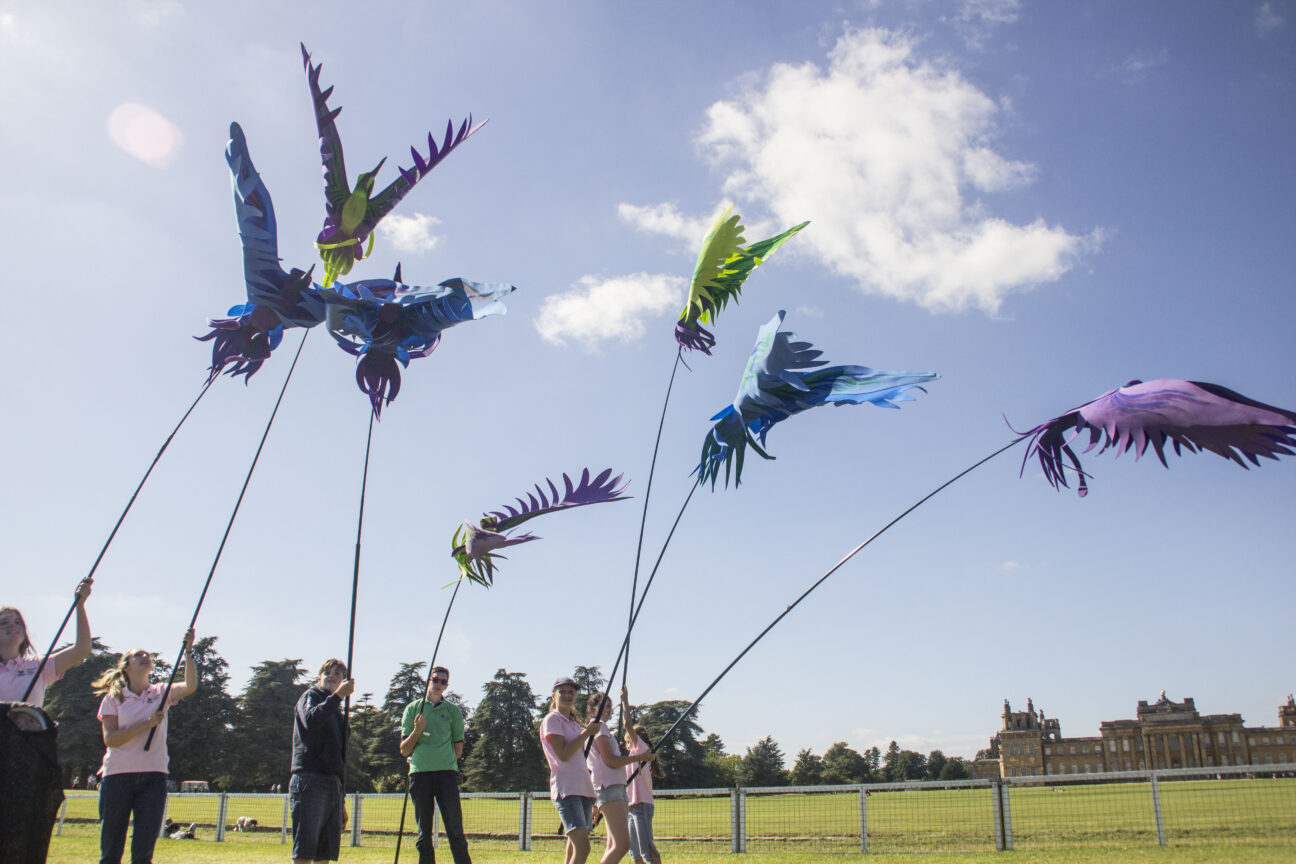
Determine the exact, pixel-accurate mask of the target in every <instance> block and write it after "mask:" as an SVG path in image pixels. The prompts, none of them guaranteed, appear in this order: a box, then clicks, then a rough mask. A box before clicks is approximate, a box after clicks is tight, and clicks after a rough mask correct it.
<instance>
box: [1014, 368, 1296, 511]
mask: <svg viewBox="0 0 1296 864" xmlns="http://www.w3.org/2000/svg"><path fill="white" fill-rule="evenodd" d="M1086 429H1087V430H1088V431H1089V446H1088V447H1086V448H1085V449H1084V451H1083V452H1085V453H1088V452H1089V451H1090V450H1093V449H1094V448H1095V447H1098V452H1099V453H1102V452H1103V451H1104V450H1106V449H1108V448H1109V447H1110V448H1112V449H1114V450H1116V455H1117V456H1119V455H1120V454H1121V453H1124V452H1125V451H1127V450H1129V449H1131V448H1134V459H1135V461H1138V459H1139V458H1140V457H1142V455H1143V453H1144V451H1146V450H1147V447H1148V445H1149V444H1151V445H1152V449H1153V450H1155V451H1156V455H1157V458H1158V459H1160V460H1161V464H1162V465H1165V466H1166V467H1167V468H1168V467H1170V466H1169V464H1168V463H1167V462H1166V458H1165V445H1166V442H1167V441H1169V442H1170V443H1172V444H1173V445H1174V451H1175V453H1176V454H1178V455H1183V454H1182V450H1181V448H1185V449H1187V450H1188V452H1190V453H1196V452H1197V451H1199V450H1210V451H1211V452H1212V453H1218V454H1219V455H1220V456H1223V457H1224V458H1225V459H1231V460H1232V461H1234V462H1236V463H1237V464H1239V465H1241V466H1242V467H1243V468H1246V467H1247V464H1246V461H1243V457H1245V458H1246V460H1247V461H1250V462H1251V464H1252V465H1256V466H1259V465H1260V460H1259V459H1258V458H1257V457H1260V456H1264V457H1266V458H1268V459H1274V460H1276V459H1277V458H1278V456H1279V454H1282V455H1286V456H1291V455H1293V451H1292V450H1290V449H1288V448H1290V447H1296V438H1293V437H1292V436H1293V433H1296V412H1292V411H1287V410H1285V409H1283V408H1275V407H1274V406H1272V405H1266V404H1264V403H1263V402H1256V401H1255V400H1253V399H1248V398H1247V397H1245V396H1243V395H1241V394H1240V393H1234V392H1233V391H1232V390H1229V389H1228V388H1226V387H1221V386H1219V385H1218V384H1206V383H1202V382H1199V381H1180V380H1178V379H1175V378H1158V379H1157V380H1155V381H1138V380H1134V381H1130V382H1129V383H1128V384H1126V385H1125V386H1124V387H1119V388H1117V389H1115V390H1109V391H1108V392H1106V393H1104V394H1103V395H1101V396H1099V397H1098V398H1097V399H1094V400H1093V401H1092V402H1086V403H1085V404H1084V405H1081V406H1080V407H1079V408H1075V409H1073V410H1071V411H1069V412H1067V413H1066V414H1063V415H1062V416H1061V417H1055V418H1053V419H1052V420H1050V421H1048V422H1047V423H1044V424H1042V425H1040V426H1036V427H1035V428H1034V429H1031V430H1029V431H1027V432H1024V433H1022V434H1023V435H1025V436H1030V438H1031V447H1030V448H1029V449H1028V450H1027V451H1026V455H1025V457H1023V459H1022V470H1023V471H1025V468H1026V460H1027V459H1029V458H1030V457H1031V456H1032V455H1035V456H1038V457H1039V463H1040V467H1041V468H1042V469H1043V470H1044V477H1045V479H1047V480H1048V481H1049V483H1051V484H1052V485H1053V488H1054V489H1060V488H1061V487H1063V486H1066V485H1067V481H1066V474H1065V468H1066V467H1067V466H1066V465H1065V464H1064V463H1063V461H1062V457H1063V456H1064V455H1065V456H1066V458H1067V460H1068V461H1069V462H1070V463H1071V464H1070V468H1071V469H1072V470H1074V471H1075V472H1076V477H1077V489H1076V491H1077V492H1078V493H1079V494H1080V496H1081V497H1084V496H1085V495H1087V494H1088V492H1089V486H1088V484H1087V483H1086V482H1085V478H1086V477H1087V476H1088V475H1086V474H1085V472H1084V471H1083V470H1082V469H1081V467H1080V460H1079V458H1077V457H1076V454H1075V451H1073V450H1072V449H1071V443H1072V442H1073V441H1075V439H1076V438H1077V437H1079V436H1080V434H1081V433H1082V432H1084V431H1085V430H1086ZM1100 441H1101V444H1102V446H1101V447H1099V442H1100Z"/></svg>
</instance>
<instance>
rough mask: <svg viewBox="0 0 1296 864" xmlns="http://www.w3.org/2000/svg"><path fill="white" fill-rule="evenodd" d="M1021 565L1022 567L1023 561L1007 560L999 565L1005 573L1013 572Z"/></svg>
mask: <svg viewBox="0 0 1296 864" xmlns="http://www.w3.org/2000/svg"><path fill="white" fill-rule="evenodd" d="M1019 567H1021V563H1020V562H1018V561H1005V562H1003V563H1002V564H1000V565H999V569H1000V570H1002V571H1003V572H1004V573H1011V572H1012V571H1014V570H1016V569H1018V568H1019Z"/></svg>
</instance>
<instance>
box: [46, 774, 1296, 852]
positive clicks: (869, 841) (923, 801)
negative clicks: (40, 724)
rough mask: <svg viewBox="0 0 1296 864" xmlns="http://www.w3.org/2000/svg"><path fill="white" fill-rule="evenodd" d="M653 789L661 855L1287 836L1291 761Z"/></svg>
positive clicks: (384, 841)
mask: <svg viewBox="0 0 1296 864" xmlns="http://www.w3.org/2000/svg"><path fill="white" fill-rule="evenodd" d="M462 797H463V817H464V829H465V831H466V833H467V834H468V836H469V841H470V843H471V844H472V845H473V847H474V848H490V847H491V846H494V847H496V848H499V849H521V850H530V849H535V850H548V851H555V850H557V849H559V848H561V845H562V843H563V837H562V828H561V825H560V824H559V821H558V815H557V813H556V811H555V810H554V808H553V806H552V805H551V804H550V803H549V800H548V795H547V794H546V793H543V792H536V793H532V792H500V793H481V792H474V793H464V795H463V796H462ZM655 798H656V805H657V806H656V813H655V818H654V833H655V835H656V839H657V842H658V845H659V846H661V847H662V850H663V852H664V853H666V852H668V851H669V850H670V849H678V850H681V851H684V850H687V851H693V852H713V853H726V852H732V853H741V852H746V851H748V850H751V851H761V852H771V851H776V850H789V851H793V850H795V851H804V852H814V853H822V854H829V853H856V854H858V853H861V852H959V851H989V850H994V849H999V850H1007V849H1054V848H1062V847H1084V846H1122V847H1128V846H1137V845H1148V846H1151V845H1155V844H1158V843H1159V844H1161V845H1163V846H1164V845H1168V844H1169V845H1176V846H1189V845H1212V846H1219V845H1228V844H1230V843H1247V844H1251V845H1255V844H1261V845H1264V844H1272V845H1275V846H1292V845H1296V766H1272V768H1271V767H1270V766H1265V770H1264V772H1263V773H1260V772H1257V771H1256V769H1255V766H1237V767H1232V768H1213V769H1210V770H1204V769H1181V770H1173V771H1135V772H1113V773H1107V774H1081V775H1068V776H1048V777H1011V778H1005V779H1003V780H959V781H952V782H946V783H925V782H924V783H919V782H913V783H870V784H864V785H854V786H802V787H788V786H783V787H776V788H761V789H688V790H659V791H657V792H656V793H655ZM347 800H348V809H349V811H350V817H351V818H350V825H349V826H348V831H349V833H350V842H351V845H353V846H360V845H365V846H393V845H395V842H396V835H397V831H398V828H399V826H400V822H401V804H402V800H403V796H402V795H400V794H365V795H360V794H354V795H349V796H347ZM167 816H169V817H170V818H171V819H172V820H174V821H175V822H177V823H180V824H182V825H186V826H187V825H189V824H191V823H193V824H195V826H196V832H197V834H198V837H199V838H200V839H205V840H216V841H220V842H236V843H237V842H279V843H286V842H289V840H290V836H289V835H290V833H291V827H290V822H289V814H288V800H287V796H286V795H282V794H240V793H178V794H172V795H171V796H170V798H169V799H168V801H167ZM252 820H255V824H252ZM97 822H98V814H97V796H96V795H94V794H90V793H70V794H69V796H68V799H67V801H65V802H64V805H63V809H62V811H61V812H60V815H59V822H58V826H57V829H56V834H58V835H62V834H63V833H65V831H67V832H77V831H80V832H85V831H91V830H94V831H97V830H98V829H97ZM243 829H246V830H243ZM405 832H406V840H405V842H406V843H410V842H412V835H413V832H414V814H413V808H412V807H411V808H410V809H409V811H408V812H407V813H406V814H405ZM595 834H596V838H597V839H596V840H595V843H596V845H598V844H601V843H602V842H603V840H602V829H601V828H600V829H597V830H596V832H595ZM439 842H444V835H441V836H440V838H439Z"/></svg>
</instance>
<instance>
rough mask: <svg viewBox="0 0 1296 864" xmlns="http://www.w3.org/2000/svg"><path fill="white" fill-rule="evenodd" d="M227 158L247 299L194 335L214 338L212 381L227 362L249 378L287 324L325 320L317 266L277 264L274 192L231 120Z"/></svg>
mask: <svg viewBox="0 0 1296 864" xmlns="http://www.w3.org/2000/svg"><path fill="white" fill-rule="evenodd" d="M225 161H226V162H228V163H229V168H230V181H231V184H232V186H233V188H234V215H235V217H236V219H237V221H238V229H239V238H240V240H241V241H242V244H243V279H244V282H246V284H247V299H248V302H247V303H245V304H242V305H239V306H234V307H231V308H230V310H229V312H228V315H229V316H230V317H228V318H208V319H207V324H208V326H210V327H211V328H212V330H211V332H210V333H208V334H207V335H205V336H198V337H195V338H197V339H199V340H200V341H203V342H207V341H211V342H212V362H211V366H210V367H208V373H209V374H208V380H211V379H212V378H215V377H216V376H217V375H219V374H220V373H221V370H223V369H225V367H227V366H229V367H230V368H229V374H230V375H243V376H246V377H245V379H244V380H245V381H246V380H247V379H250V378H251V377H252V376H253V375H254V374H255V373H256V371H257V370H258V369H260V368H261V364H262V363H264V362H265V361H266V359H267V358H269V356H270V352H272V351H273V350H274V349H275V348H276V347H278V345H279V342H280V341H281V340H282V339H283V331H284V328H286V327H314V326H315V325H316V324H319V323H321V322H322V321H323V320H324V298H323V297H321V296H320V294H319V291H318V290H317V289H316V287H315V285H314V284H313V283H312V282H311V273H313V272H314V270H315V268H314V266H312V267H311V269H310V270H307V271H303V270H298V269H297V268H295V267H294V268H293V269H292V271H291V272H285V271H284V269H283V267H281V266H280V265H279V240H278V227H277V225H276V223H275V212H274V204H273V202H271V200H270V190H268V189H267V188H266V185H265V182H264V181H262V179H261V175H260V174H258V173H257V170H256V166H254V165H253V164H252V155H251V154H250V153H249V152H248V147H247V140H246V139H245V138H244V137H243V130H242V129H241V128H240V127H239V125H238V124H237V123H231V124H230V140H229V145H228V146H227V147H226V149H225Z"/></svg>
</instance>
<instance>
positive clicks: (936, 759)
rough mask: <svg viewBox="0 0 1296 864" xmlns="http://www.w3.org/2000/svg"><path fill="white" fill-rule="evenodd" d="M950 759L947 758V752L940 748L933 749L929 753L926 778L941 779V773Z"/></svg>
mask: <svg viewBox="0 0 1296 864" xmlns="http://www.w3.org/2000/svg"><path fill="white" fill-rule="evenodd" d="M948 761H949V760H948V759H946V758H945V754H944V753H942V752H941V751H939V750H933V751H931V752H930V753H928V754H927V771H926V779H928V780H939V779H940V773H941V771H943V770H944V769H945V764H946V762H948Z"/></svg>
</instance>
